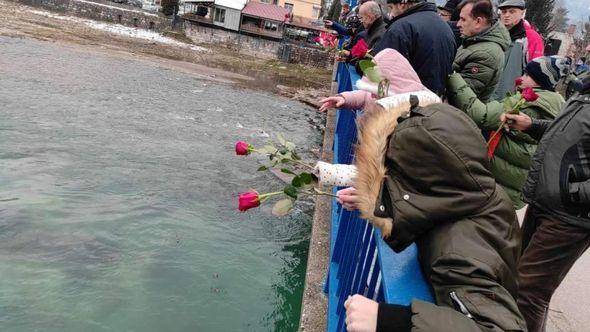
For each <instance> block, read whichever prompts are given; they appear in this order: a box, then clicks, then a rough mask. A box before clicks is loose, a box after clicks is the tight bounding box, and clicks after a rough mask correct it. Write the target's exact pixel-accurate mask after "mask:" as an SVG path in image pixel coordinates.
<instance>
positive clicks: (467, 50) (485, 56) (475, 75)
mask: <svg viewBox="0 0 590 332" xmlns="http://www.w3.org/2000/svg"><path fill="white" fill-rule="evenodd" d="M510 43H511V41H510V33H508V30H506V28H505V27H504V25H503V24H502V23H500V22H496V23H494V24H493V25H492V26H491V27H490V28H489V29H488V30H486V31H484V32H482V33H480V34H478V35H475V36H472V37H468V38H465V39H464V40H463V44H462V45H461V47H459V49H458V50H457V55H456V56H455V61H454V62H453V71H455V72H457V73H459V74H460V75H461V76H462V77H463V79H465V81H466V82H467V84H468V85H469V87H471V89H473V91H474V92H475V94H476V95H477V96H478V97H479V99H480V100H481V101H483V102H487V101H489V100H490V98H491V96H492V94H493V93H494V91H495V90H496V87H497V86H498V83H499V82H500V77H502V71H503V68H504V53H505V52H506V50H507V49H508V47H510Z"/></svg>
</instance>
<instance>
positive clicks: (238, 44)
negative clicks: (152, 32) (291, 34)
mask: <svg viewBox="0 0 590 332" xmlns="http://www.w3.org/2000/svg"><path fill="white" fill-rule="evenodd" d="M184 28H185V32H186V36H187V37H189V38H190V39H192V40H193V41H194V42H196V43H211V44H218V45H224V46H226V47H229V48H231V49H235V50H238V51H239V52H241V53H245V54H249V55H254V56H256V57H263V58H267V59H275V58H276V56H277V52H278V50H279V47H280V45H281V42H280V41H276V40H268V39H263V38H259V37H253V36H249V35H244V34H241V33H238V32H235V31H229V30H224V29H219V28H213V27H208V26H204V25H200V24H197V23H192V22H190V21H185V23H184Z"/></svg>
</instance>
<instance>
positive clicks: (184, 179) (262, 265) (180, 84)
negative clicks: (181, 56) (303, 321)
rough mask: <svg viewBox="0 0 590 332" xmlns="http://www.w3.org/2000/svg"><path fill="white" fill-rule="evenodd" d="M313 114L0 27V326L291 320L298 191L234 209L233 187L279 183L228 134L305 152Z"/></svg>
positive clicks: (249, 326) (303, 211) (298, 281)
mask: <svg viewBox="0 0 590 332" xmlns="http://www.w3.org/2000/svg"><path fill="white" fill-rule="evenodd" d="M317 117H318V114H317V111H316V110H313V109H311V108H309V107H306V106H304V105H302V104H300V103H298V102H295V101H292V100H289V99H285V98H281V97H277V96H273V95H271V94H267V93H264V92H256V91H253V90H247V89H240V88H237V87H234V86H231V85H227V84H220V83H212V82H207V81H202V80H197V79H195V78H193V77H192V76H190V75H188V74H184V73H180V72H176V71H173V70H169V69H164V68H161V67H158V66H156V65H154V64H150V63H147V62H140V61H136V60H133V59H129V58H121V57H111V56H108V55H105V54H102V53H96V52H90V51H88V50H84V49H76V48H74V47H71V46H67V47H66V46H60V45H58V44H52V43H48V42H40V41H33V40H26V39H11V38H4V37H0V331H4V332H13V331H27V332H30V331H48V332H49V331H76V332H78V331H85V332H90V331H141V332H149V331H154V332H155V331H157V332H163V331H166V332H171V331H292V330H295V329H296V328H297V325H298V320H299V313H300V306H301V297H302V288H303V281H304V274H305V267H306V260H307V247H308V241H309V233H310V228H311V227H310V224H311V216H310V214H311V204H309V203H308V204H303V205H299V208H298V209H297V210H296V211H295V212H294V213H293V214H291V215H289V216H288V217H284V218H280V219H278V218H274V217H272V216H271V214H270V208H271V206H270V205H269V206H268V207H266V206H263V207H262V208H259V209H255V210H253V211H248V212H247V213H239V212H238V211H237V194H238V192H241V191H245V190H248V189H250V188H255V189H257V190H259V191H261V192H266V191H275V190H277V189H279V188H281V185H282V183H281V182H280V181H279V180H278V179H277V178H276V177H274V176H273V175H272V174H268V173H256V169H257V168H258V166H259V165H260V163H261V162H262V161H263V159H260V158H259V157H256V156H251V157H237V156H235V155H234V151H233V144H234V142H235V141H236V140H238V139H244V140H247V141H250V142H253V143H254V144H262V143H264V142H265V141H266V140H267V139H268V138H267V136H268V135H269V134H270V135H272V134H273V133H276V132H281V133H283V134H284V135H285V136H286V137H288V138H289V139H291V140H292V141H294V142H295V143H296V144H297V145H298V147H301V149H302V150H303V151H309V150H310V149H311V148H316V147H317V146H319V144H320V142H321V134H320V132H319V131H318V130H317V129H316V128H314V127H313V126H312V125H311V124H310V123H311V122H314V121H315V122H317ZM304 154H305V152H304ZM306 156H307V157H308V158H310V159H311V158H313V156H312V155H310V154H309V153H308V154H307V155H306Z"/></svg>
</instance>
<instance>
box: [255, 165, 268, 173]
mask: <svg viewBox="0 0 590 332" xmlns="http://www.w3.org/2000/svg"><path fill="white" fill-rule="evenodd" d="M267 169H268V167H266V166H260V167H258V170H257V171H258V172H262V171H266V170H267Z"/></svg>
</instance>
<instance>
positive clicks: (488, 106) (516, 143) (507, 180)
mask: <svg viewBox="0 0 590 332" xmlns="http://www.w3.org/2000/svg"><path fill="white" fill-rule="evenodd" d="M567 71H568V65H567V61H566V59H565V58H563V57H556V56H553V57H541V58H537V59H535V60H533V61H531V62H529V64H528V65H527V66H526V69H525V72H526V74H525V75H524V76H523V77H522V80H521V81H522V82H521V83H519V88H520V89H526V88H533V90H534V92H535V93H536V94H537V96H538V99H536V100H534V101H526V102H525V103H524V104H523V105H522V109H521V111H522V112H523V113H525V114H527V115H529V116H530V117H533V118H535V119H548V120H552V119H555V117H556V116H557V114H558V113H559V110H560V109H561V107H562V106H563V104H564V103H565V101H564V100H563V97H562V96H561V95H560V94H558V93H557V92H555V91H554V88H555V85H556V84H557V82H558V81H559V80H560V79H561V78H562V77H565V75H567ZM447 88H448V92H449V94H448V101H449V103H450V104H451V105H453V106H455V107H457V108H459V109H460V110H462V111H463V112H465V113H466V114H467V115H469V117H470V118H471V119H472V120H473V121H474V122H475V124H476V125H477V126H478V127H479V128H480V129H482V130H484V134H485V135H486V137H488V138H490V136H492V135H494V137H498V136H497V135H496V134H494V133H493V132H494V131H496V130H498V129H499V127H500V124H501V123H502V120H500V117H501V115H502V114H503V113H504V111H505V108H504V100H502V101H491V102H488V103H484V102H482V101H481V100H479V99H478V97H477V95H476V94H475V93H474V92H473V90H472V89H471V88H469V86H468V84H467V83H466V82H465V80H464V79H463V78H462V77H461V76H460V75H458V74H453V75H451V77H449V82H448V87H447ZM506 98H515V97H513V96H510V97H506ZM518 98H520V97H518ZM513 104H514V103H513ZM537 144H538V141H537V140H536V139H533V138H532V137H530V136H529V135H526V134H523V133H521V132H519V131H516V130H512V131H509V132H502V135H501V136H500V137H499V141H498V142H497V145H495V146H494V145H493V144H491V143H490V144H489V145H490V147H489V155H490V158H491V164H490V166H491V171H492V174H494V177H495V178H496V181H497V182H498V184H500V185H501V186H502V187H503V188H504V190H505V191H506V193H507V194H508V196H509V197H510V199H511V200H512V203H513V204H514V207H515V209H521V208H523V207H524V205H525V204H524V202H523V201H522V197H521V191H522V187H523V185H524V182H525V180H526V177H527V173H528V171H529V169H530V166H531V161H532V157H533V154H534V153H535V149H536V147H537Z"/></svg>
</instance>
